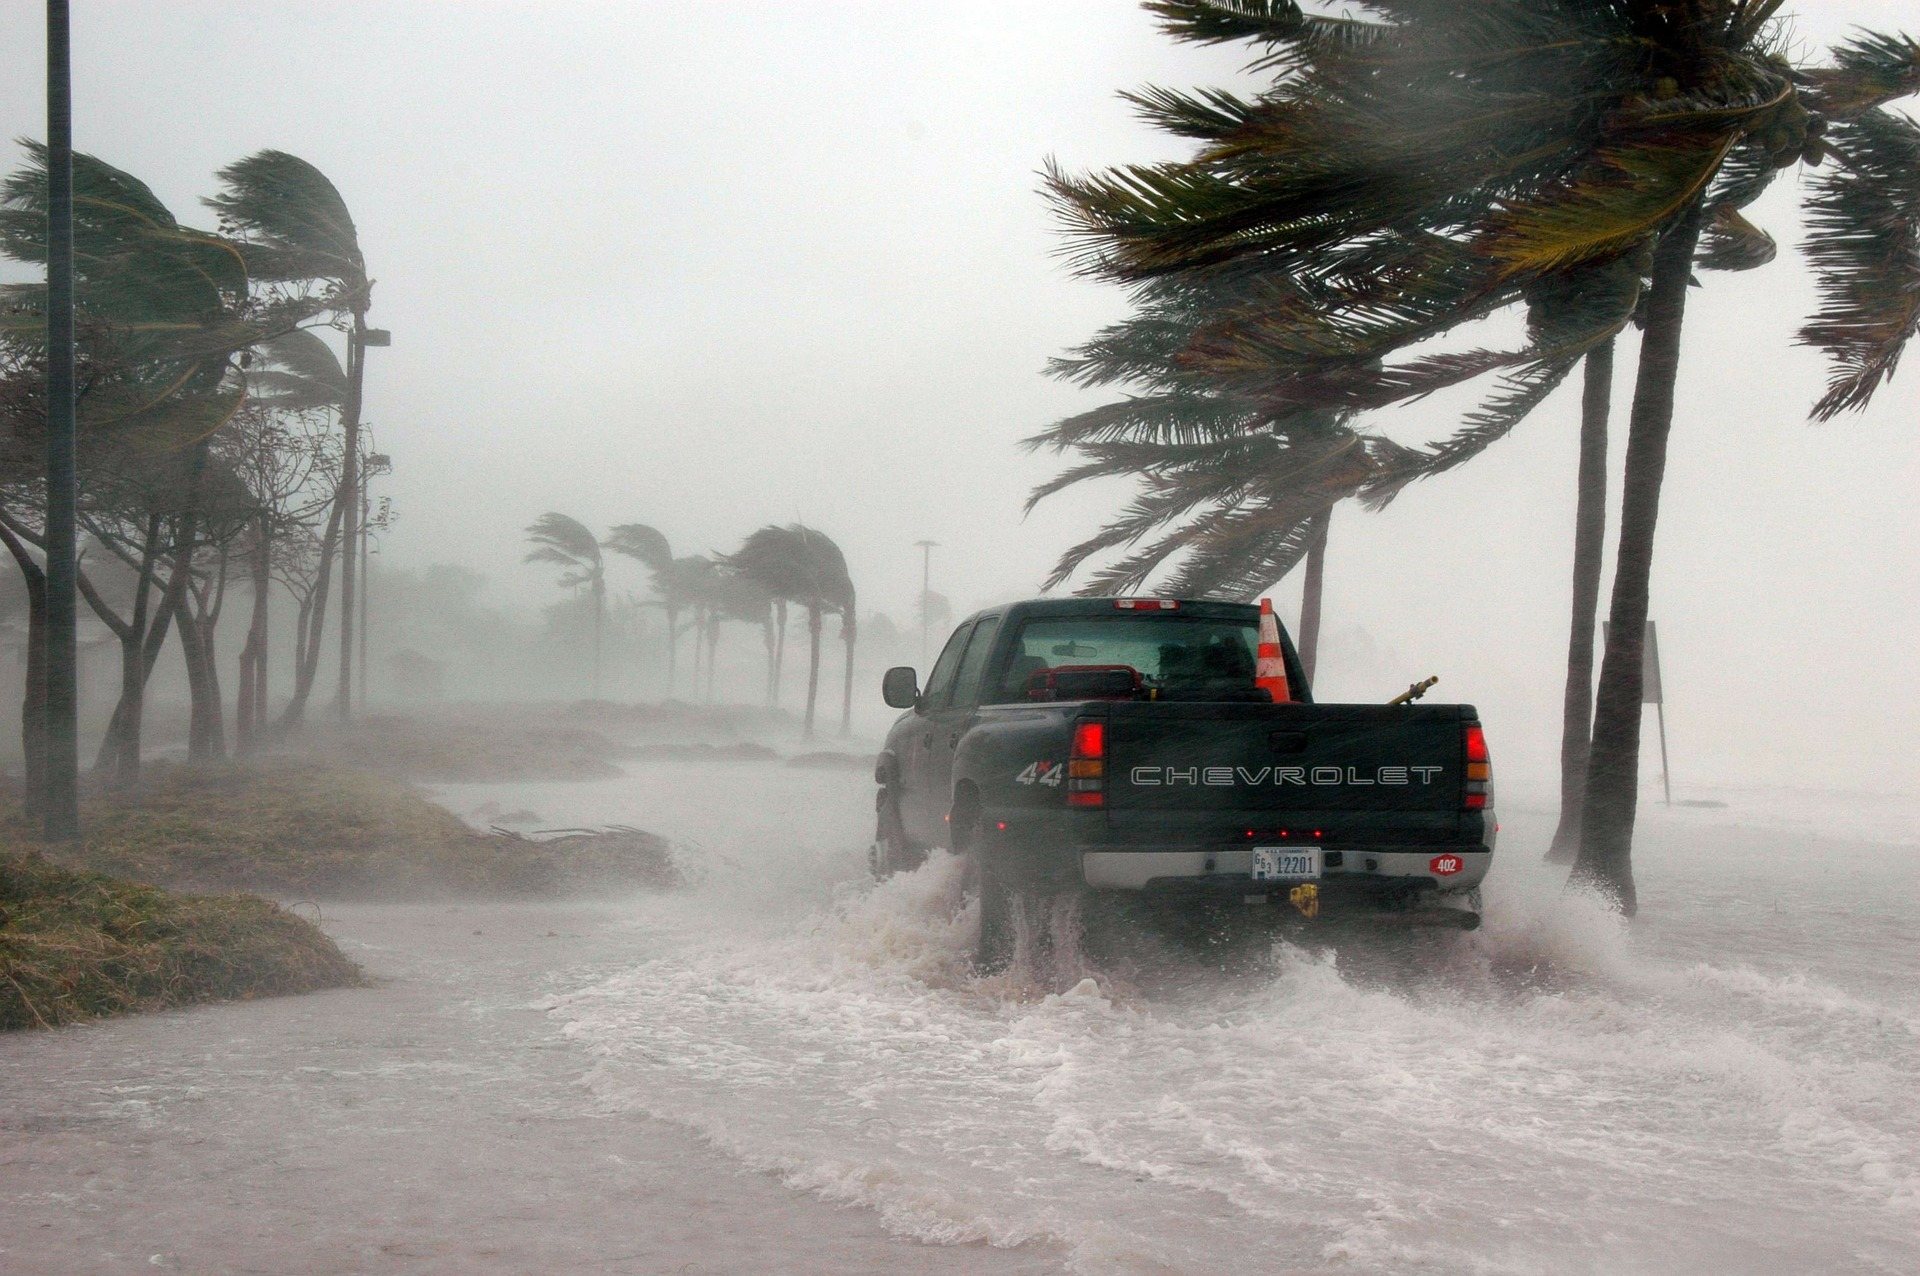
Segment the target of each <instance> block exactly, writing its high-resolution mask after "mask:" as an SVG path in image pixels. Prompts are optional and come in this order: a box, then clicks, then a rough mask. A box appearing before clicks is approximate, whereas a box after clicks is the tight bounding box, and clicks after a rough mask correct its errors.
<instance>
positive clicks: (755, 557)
mask: <svg viewBox="0 0 1920 1276" xmlns="http://www.w3.org/2000/svg"><path fill="white" fill-rule="evenodd" d="M720 562H721V565H722V566H724V567H727V568H731V569H732V570H734V571H737V572H739V573H740V574H741V575H743V576H746V577H748V578H749V579H751V580H754V581H756V582H757V583H758V584H759V585H760V586H761V587H762V588H763V589H764V590H765V591H766V592H767V594H768V595H769V596H771V597H772V598H774V599H776V600H784V601H786V602H790V603H794V604H796V605H798V606H800V607H803V608H805V609H806V613H807V635H808V638H809V642H810V647H809V652H808V663H807V712H806V719H805V726H804V730H805V733H806V735H807V737H808V738H809V739H811V738H812V737H813V722H814V709H815V705H816V702H817V701H818V699H819V693H820V637H821V632H822V620H823V618H824V617H825V615H826V614H827V613H828V612H834V613H837V614H838V615H839V616H840V618H841V621H840V632H841V637H842V640H843V641H844V642H845V644H846V679H845V681H846V687H847V690H846V694H845V703H844V705H843V708H842V712H841V730H842V732H843V733H845V732H846V731H848V730H850V729H851V723H852V712H853V691H852V687H853V651H854V642H855V638H856V636H857V634H856V623H855V620H854V605H855V600H854V589H853V581H852V578H851V577H850V576H849V575H848V573H847V560H846V556H845V555H844V554H842V553H841V552H840V547H839V546H838V545H835V544H834V543H833V542H832V541H831V540H829V539H828V538H827V537H826V536H824V535H822V534H821V533H820V532H817V531H815V530H814V529H813V528H810V527H807V526H806V525H805V524H802V523H790V524H788V525H787V526H785V527H779V526H774V525H768V526H766V527H762V528H760V529H759V530H758V531H756V532H753V533H751V534H750V535H749V536H748V537H747V539H746V540H745V541H744V542H742V544H741V546H740V548H739V549H737V550H735V551H734V552H733V553H731V554H729V555H726V556H725V557H723V558H721V560H720Z"/></svg>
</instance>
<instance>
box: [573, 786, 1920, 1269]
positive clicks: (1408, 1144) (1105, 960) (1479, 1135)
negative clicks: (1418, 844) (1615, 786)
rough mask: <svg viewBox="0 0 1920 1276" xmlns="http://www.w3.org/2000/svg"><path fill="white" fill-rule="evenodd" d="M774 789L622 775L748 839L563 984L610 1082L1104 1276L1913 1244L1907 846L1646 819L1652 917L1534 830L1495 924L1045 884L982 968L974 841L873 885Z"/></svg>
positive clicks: (1522, 842)
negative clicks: (1336, 915) (1582, 874)
mask: <svg viewBox="0 0 1920 1276" xmlns="http://www.w3.org/2000/svg"><path fill="white" fill-rule="evenodd" d="M773 783H784V784H788V785H792V786H794V791H793V792H792V793H783V792H774V793H769V794H767V795H766V801H767V805H768V813H760V812H741V811H738V810H733V811H727V809H726V808H725V806H724V804H721V803H715V802H707V803H701V802H699V801H698V798H697V796H687V795H686V789H687V787H688V786H689V785H693V786H695V787H697V781H696V780H695V777H693V775H692V774H691V773H687V774H675V775H672V776H667V775H664V774H662V775H655V774H652V773H649V774H648V776H646V777H643V779H642V785H643V786H644V788H645V793H644V794H643V795H636V794H634V793H633V792H631V789H632V788H633V786H632V785H631V784H629V786H628V789H629V792H627V793H626V795H625V796H623V797H620V798H618V799H614V798H613V797H612V796H611V795H610V796H609V798H608V800H609V801H610V802H613V801H618V802H625V803H628V804H629V805H628V806H627V808H626V809H625V811H624V812H623V813H622V815H623V818H627V819H632V820H635V821H636V822H640V811H641V810H642V809H644V808H645V805H646V803H647V802H648V801H649V800H651V799H652V798H655V797H663V796H664V795H665V794H666V793H668V792H669V790H672V791H675V792H679V793H681V794H682V796H680V797H678V798H675V799H672V800H673V801H676V802H680V803H684V804H685V810H684V812H682V810H681V808H680V807H675V806H670V807H668V808H665V809H662V808H660V807H655V808H653V813H654V817H655V818H654V819H653V820H652V823H653V825H654V826H655V827H661V825H662V821H663V820H665V821H666V822H667V823H669V824H671V823H672V821H673V820H674V819H678V818H684V819H685V820H686V823H685V824H684V825H683V826H682V827H681V828H679V829H673V828H669V829H667V830H666V831H669V832H681V833H686V834H691V833H693V832H699V833H700V834H702V835H703V836H704V839H705V848H706V849H705V852H704V853H706V854H709V855H715V856H724V857H725V859H726V861H727V863H728V864H729V865H731V867H727V868H724V869H722V868H716V869H715V870H714V871H713V872H711V873H710V874H709V875H708V876H707V879H706V881H705V884H704V885H703V886H702V887H701V889H700V890H699V891H697V892H694V893H692V894H690V895H686V896H682V897H680V898H677V899H671V900H662V901H649V902H644V903H641V904H639V905H636V907H637V908H638V909H639V912H638V913H637V915H636V917H635V920H634V934H635V943H636V948H637V950H638V951H639V952H641V953H644V954H645V958H644V959H643V960H638V961H637V962H636V964H635V965H634V966H633V967H632V968H631V969H629V970H627V971H625V972H623V973H621V974H619V975H617V976H615V977H613V978H611V979H607V980H605V981H603V982H601V983H599V984H597V985H596V986H594V987H591V988H586V989H583V990H580V991H578V992H576V993H574V994H571V995H569V996H566V997H564V998H560V999H558V1000H557V1001H556V1002H555V1003H554V1005H553V1006H552V1014H553V1015H554V1017H555V1019H556V1020H557V1021H558V1022H559V1024H560V1025H561V1026H562V1030H563V1032H564V1033H565V1035H566V1037H567V1038H568V1039H569V1040H570V1041H572V1042H573V1043H574V1044H575V1045H576V1046H577V1047H578V1048H580V1049H581V1050H582V1051H583V1052H584V1054H585V1055H586V1056H588V1057H590V1064H589V1065H588V1066H589V1071H588V1072H587V1075H586V1084H587V1085H588V1086H589V1087H590V1089H591V1091H592V1093H593V1094H594V1095H595V1096H596V1097H597V1099H598V1100H599V1101H600V1102H601V1103H603V1104H604V1105H605V1106H606V1107H608V1108H609V1109H611V1110H617V1111H633V1112H641V1113H646V1114H649V1115H652V1116H657V1117H662V1118H666V1119H668V1120H672V1121H676V1122H681V1123H684V1124H686V1125H688V1126H691V1127H692V1128H694V1129H696V1130H698V1131H700V1132H701V1133H702V1134H703V1135H704V1136H705V1137H707V1138H708V1139H709V1140H711V1141H712V1142H713V1143H714V1144H715V1145H717V1146H718V1147H720V1148H722V1149H724V1150H726V1151H728V1152H729V1153H731V1154H733V1155H736V1156H737V1157H739V1158H740V1159H741V1160H742V1161H743V1162H745V1163H746V1164H748V1165H751V1166H754V1167H756V1168H759V1169H763V1170H766V1171H770V1172H773V1173H776V1174H778V1175H780V1176H781V1177H782V1178H783V1179H784V1180H785V1181H786V1182H788V1183H789V1184H790V1185H792V1186H794V1187H796V1188H800V1189H803V1190H807V1191H812V1192H816V1193H818V1194H820V1195H822V1196H825V1197H827V1198H829V1199H833V1200H838V1201H844V1202H849V1203H857V1204H860V1205H864V1206H867V1207H870V1208H872V1209H875V1210H877V1211H879V1212H880V1214H881V1215H882V1216H883V1218H884V1219H885V1220H886V1221H887V1223H888V1224H889V1226H891V1227H893V1228H895V1229H896V1230H898V1231H900V1232H903V1233H906V1234H909V1235H912V1236H916V1237H919V1238H922V1239H924V1240H927V1241H932V1242H941V1243H953V1242H968V1241H973V1242H987V1243H990V1244H994V1245H1017V1244H1021V1243H1025V1242H1047V1243H1051V1244H1055V1245H1058V1246H1060V1247H1061V1248H1062V1250H1063V1252H1065V1253H1066V1254H1067V1255H1068V1256H1069V1259H1070V1262H1071V1263H1072V1265H1073V1266H1075V1267H1076V1268H1078V1269H1082V1270H1099V1271H1116V1270H1118V1271H1143V1272H1146V1271H1183V1272H1203V1271H1216V1270H1223V1269H1227V1268H1230V1267H1231V1268H1248V1269H1252V1270H1262V1271H1267V1270H1338V1271H1405V1270H1410V1269H1413V1270H1422V1271H1436V1272H1455V1271H1461V1272H1466V1271H1471V1272H1539V1271H1543V1270H1555V1271H1576V1272H1596V1273H1599V1272H1605V1273H1614V1272H1621V1273H1625V1272H1655V1271H1662V1272H1664V1271H1682V1270H1693V1271H1736V1270H1738V1271H1758V1270H1782V1271H1784V1270H1829V1271H1831V1270H1858V1271H1886V1272H1894V1271H1902V1272H1904V1271H1909V1270H1914V1269H1915V1267H1916V1266H1920V1240H1917V1239H1916V1238H1917V1237H1920V1001H1917V1000H1916V994H1915V990H1914V981H1913V975H1914V973H1915V969H1914V966H1915V957H1914V954H1915V952H1916V951H1920V947H1917V946H1916V940H1920V924H1916V921H1915V919H1914V917H1913V916H1912V910H1911V908H1910V906H1909V905H1907V903H1906V901H1907V900H1910V899H1911V898H1912V897H1913V895H1912V888H1913V887H1915V886H1916V885H1920V871H1916V870H1917V869H1920V856H1916V853H1915V851H1914V849H1913V848H1910V847H1894V846H1876V845H1868V846H1866V847H1865V848H1864V850H1863V847H1861V846H1857V845H1856V846H1852V847H1850V848H1849V847H1845V846H1842V845H1841V844H1838V843H1833V842H1828V843H1819V844H1817V843H1815V842H1814V841H1813V840H1812V839H1809V837H1808V835H1806V834H1805V833H1804V832H1800V831H1793V830H1787V831H1784V832H1783V831H1781V830H1777V829H1763V828H1744V829H1734V830H1731V831H1729V830H1726V829H1721V830H1706V831H1703V830H1700V829H1698V828H1694V827H1690V826H1686V825H1679V824H1676V825H1673V826H1661V825H1659V824H1658V823H1657V822H1650V824H1649V826H1648V827H1647V828H1646V829H1645V830H1644V832H1643V836H1642V838H1641V850H1640V855H1639V858H1640V861H1641V875H1642V892H1643V900H1645V901H1646V904H1645V912H1644V913H1643V916H1642V918H1641V919H1640V920H1638V921H1636V922H1635V923H1633V924H1632V925H1631V926H1629V925H1628V924H1627V923H1624V922H1622V921H1621V920H1620V919H1619V918H1617V917H1615V916H1613V915H1612V914H1610V913H1608V912H1607V911H1605V910H1604V909H1602V908H1600V907H1598V906H1597V905H1595V904H1594V903H1593V902H1591V901H1588V900H1584V899H1581V898H1578V897H1575V896H1570V895H1568V894H1566V893H1565V892H1564V891H1562V889H1561V888H1560V880H1559V876H1558V875H1556V874H1554V873H1553V872H1552V871H1551V870H1549V869H1546V868H1544V867H1543V866H1540V865H1539V864H1538V852H1537V849H1535V848H1533V847H1531V846H1529V845H1528V844H1527V839H1526V836H1525V830H1524V828H1523V829H1521V830H1519V831H1520V833H1521V836H1519V837H1511V836H1510V838H1509V841H1508V842H1507V844H1506V847H1505V848H1504V849H1503V861H1504V862H1503V863H1502V865H1501V866H1500V869H1499V870H1498V871H1497V872H1496V875H1495V877H1494V878H1493V879H1492V880H1491V881H1490V884H1489V890H1488V900H1487V912H1486V925H1485V926H1484V927H1483V928H1482V930H1480V931H1479V932H1477V933H1473V934H1466V935H1463V934H1455V933H1451V932H1430V931H1425V932H1410V931H1397V930H1394V929H1392V928H1391V927H1386V928H1382V927H1381V926H1379V925H1377V924H1371V923H1354V924H1348V925H1343V924H1341V923H1340V922H1339V921H1337V920H1334V921H1333V922H1332V923H1331V924H1328V923H1327V922H1326V920H1325V919H1323V922H1322V923H1320V924H1316V925H1314V926H1310V927H1309V926H1306V925H1302V924H1294V923H1288V924H1281V925H1276V924H1274V923H1273V922H1272V920H1271V918H1273V917H1274V916H1277V915H1275V914H1268V915H1267V918H1268V919H1269V920H1265V921H1260V922H1258V923H1256V922H1255V921H1254V920H1252V919H1251V914H1249V916H1248V917H1235V918H1229V919H1228V921H1229V925H1228V927H1227V928H1226V932H1225V933H1224V934H1219V933H1216V934H1214V935H1212V936H1210V937H1208V938H1207V939H1206V940H1204V941H1201V942H1194V941H1193V940H1192V938H1191V937H1189V936H1181V935H1177V934H1174V935H1169V934H1166V933H1156V932H1152V931H1143V930H1141V929H1140V928H1139V927H1138V926H1137V925H1135V924H1134V921H1133V920H1130V916H1129V915H1127V914H1124V913H1121V914H1115V913H1113V912H1112V911H1111V910H1099V909H1092V910H1087V911H1086V912H1080V911H1076V910H1074V909H1073V908H1071V907H1069V906H1063V905H1054V906H1050V907H1048V908H1047V909H1046V910H1045V911H1044V913H1043V914H1041V915H1037V916H1029V917H1027V918H1026V919H1025V920H1024V922H1023V925H1022V931H1021V934H1022V938H1021V943H1020V946H1019V949H1018V957H1017V959H1016V961H1015V963H1014V966H1013V968H1012V969H1010V970H1009V971H1008V972H1006V973H1005V974H1002V975H998V976H994V977H992V978H979V977H976V976H975V975H974V974H973V973H972V972H971V970H970V965H969V961H968V957H969V955H970V951H971V945H972V939H973V930H974V927H975V925H976V924H977V919H976V916H975V913H974V908H973V905H972V904H971V902H970V901H968V900H967V899H966V898H965V897H964V896H963V893H962V889H961V873H960V868H959V865H958V863H957V861H955V860H954V859H953V858H952V857H950V856H947V855H944V854H936V855H934V856H933V857H932V858H931V859H930V860H929V862H928V863H927V864H926V865H925V866H924V867H923V868H921V869H920V870H918V871H916V872H914V873H910V874H903V875H900V876H898V877H895V878H893V879H891V880H889V881H887V882H884V883H881V884H878V885H868V884H866V883H865V882H863V881H862V880H860V876H859V860H858V846H859V839H860V837H861V836H862V834H863V833H864V831H865V830H864V828H863V827H862V826H863V824H864V822H865V819H866V814H865V812H866V809H869V808H867V807H866V801H867V797H866V793H865V791H864V789H863V788H861V787H859V786H857V785H854V784H851V783H848V784H847V785H846V790H845V792H841V791H839V790H838V789H837V788H834V787H833V786H834V785H835V784H836V783H840V781H838V780H822V779H821V778H820V777H805V780H804V784H805V786H806V787H801V786H802V781H801V780H796V779H794V778H792V777H787V776H781V777H779V779H778V781H775V782H773ZM823 784H824V785H825V786H826V789H824V790H823V789H822V788H820V787H816V786H821V785H823ZM656 786H657V788H656ZM576 797H577V791H576ZM795 809H805V810H807V811H809V813H810V815H811V816H813V817H815V818H814V820H813V825H814V826H813V827H810V828H809V829H807V830H805V831H804V832H801V833H795V832H794V831H793V830H792V829H791V827H790V823H791V821H790V820H789V821H781V820H776V819H775V818H774V816H773V815H772V814H770V812H775V811H778V812H791V811H792V810H795ZM721 811H726V814H727V818H729V819H730V820H731V821H732V824H731V825H730V826H728V827H721V828H716V827H715V825H714V822H715V820H716V818H717V817H716V812H721ZM596 817H597V814H596ZM608 818H612V816H611V815H609V816H608ZM1510 823H1512V821H1511V819H1510ZM1522 823H1524V821H1523V822H1522ZM775 826H777V827H781V828H783V829H784V832H781V833H769V832H768V831H767V829H768V828H769V827H775ZM1512 831H1513V830H1510V832H1512ZM723 848H724V849H723ZM1842 850H1850V851H1851V858H1849V857H1847V856H1843V855H1841V854H1840V852H1841V851H1842ZM1867 852H1870V853H1871V854H1872V855H1874V856H1877V857H1878V858H1877V859H1876V860H1874V861H1873V862H1874V863H1875V865H1876V868H1877V871H1875V872H1872V873H1868V874H1865V875H1861V874H1858V873H1847V872H1840V871H1835V869H1834V867H1833V866H1834V865H1837V864H1847V865H1857V864H1858V863H1859V862H1860V856H1861V855H1862V854H1863V853H1867ZM1809 857H1813V858H1816V859H1823V860H1824V862H1825V863H1826V864H1827V865H1828V868H1827V869H1826V870H1825V871H1819V870H1817V869H1810V868H1808V867H1807V866H1806V861H1807V860H1808V858H1809ZM717 862H718V861H717V860H716V863H717ZM1769 895H1771V896H1773V897H1774V899H1773V904H1774V906H1775V907H1776V908H1777V907H1778V904H1779V898H1780V897H1782V896H1785V897H1786V898H1788V899H1790V900H1792V901H1794V906H1793V907H1792V908H1790V909H1788V910H1787V911H1786V912H1785V913H1780V912H1770V911H1769V910H1768V909H1767V908H1765V907H1762V906H1761V903H1760V901H1764V900H1766V899H1767V897H1768V896H1769ZM1116 919H1117V920H1116Z"/></svg>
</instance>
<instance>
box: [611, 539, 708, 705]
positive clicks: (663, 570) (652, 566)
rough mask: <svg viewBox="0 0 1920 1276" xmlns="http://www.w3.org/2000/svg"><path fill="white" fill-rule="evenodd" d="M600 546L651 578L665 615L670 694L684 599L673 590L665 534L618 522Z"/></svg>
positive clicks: (673, 582)
mask: <svg viewBox="0 0 1920 1276" xmlns="http://www.w3.org/2000/svg"><path fill="white" fill-rule="evenodd" d="M601 544H602V545H603V546H605V547H606V548H607V549H610V550H612V551H613V552H614V553H616V554H624V555H626V556H627V557H628V558H631V559H634V560H635V561H637V562H639V563H640V564H641V565H642V566H643V567H645V568H646V569H647V573H648V575H650V576H651V577H652V578H653V592H654V593H655V594H656V595H658V596H659V599H660V606H661V609H662V610H663V611H665V612H666V616H667V694H668V695H669V696H671V695H672V694H673V685H674V675H675V664H676V660H675V657H676V655H677V654H678V651H679V646H680V609H681V608H682V607H684V606H685V605H686V602H687V600H686V598H685V596H684V595H683V594H682V593H681V591H680V590H679V589H678V588H677V587H676V582H675V579H674V575H673V548H672V546H671V545H670V544H669V543H668V541H667V538H666V535H665V533H663V532H661V531H659V530H658V529H657V528H653V527H649V526H647V525H646V524H645V523H621V524H619V525H617V526H615V527H613V528H612V529H610V530H609V531H608V533H607V539H606V540H604V541H602V542H601Z"/></svg>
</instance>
